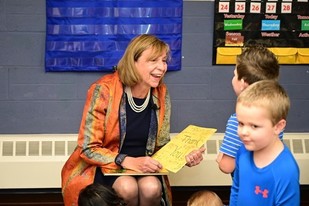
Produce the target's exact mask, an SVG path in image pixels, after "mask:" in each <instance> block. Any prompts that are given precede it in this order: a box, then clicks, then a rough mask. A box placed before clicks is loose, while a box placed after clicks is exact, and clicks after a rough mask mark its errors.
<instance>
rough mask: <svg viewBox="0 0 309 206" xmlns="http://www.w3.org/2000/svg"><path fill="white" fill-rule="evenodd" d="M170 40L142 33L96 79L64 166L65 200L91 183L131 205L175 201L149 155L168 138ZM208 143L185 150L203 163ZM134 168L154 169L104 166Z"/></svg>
mask: <svg viewBox="0 0 309 206" xmlns="http://www.w3.org/2000/svg"><path fill="white" fill-rule="evenodd" d="M169 59H170V48H169V46H168V44H166V43H165V42H163V41H162V40H160V39H158V38H157V37H156V36H153V35H148V34H143V35H139V36H137V37H135V38H134V39H132V41H131V42H130V43H129V45H128V47H127V49H126V51H125V53H124V55H123V57H122V58H121V59H120V61H119V63H118V65H117V70H116V71H115V72H114V73H113V74H108V75H105V76H103V77H101V78H100V79H99V80H97V81H96V82H95V83H93V84H92V85H91V86H90V88H89V90H88V95H87V99H86V103H85V106H84V112H83V117H82V122H81V126H80V130H79V135H78V145H77V147H76V149H75V151H74V152H73V153H72V155H71V156H70V157H69V159H68V160H67V162H66V164H65V165H64V167H63V169H62V193H63V197H64V202H65V205H74V204H75V205H76V204H77V198H78V194H79V192H80V190H82V189H83V188H85V187H86V186H87V185H89V184H91V183H93V182H94V183H99V184H102V185H106V186H110V187H112V188H114V190H115V191H116V193H117V194H118V195H119V196H120V197H121V198H123V199H124V201H125V202H126V203H127V204H128V205H136V206H137V205H153V206H159V205H171V204H172V203H171V188H170V184H169V182H168V178H167V176H166V175H156V174H155V173H158V172H160V170H161V169H162V165H161V164H160V162H158V161H157V160H155V159H153V158H152V157H151V156H152V155H153V154H154V153H155V152H156V151H158V150H159V149H160V148H161V147H163V146H164V145H165V144H166V143H168V142H169V141H170V114H171V103H170V96H169V93H168V90H167V87H166V85H165V84H164V83H163V77H164V75H165V73H166V71H167V61H168V60H169ZM204 150H205V149H204V148H201V149H199V150H194V151H192V152H191V153H190V154H188V155H187V156H186V161H187V165H188V166H193V165H192V163H190V160H192V159H194V160H195V161H194V165H197V164H199V163H200V162H201V161H202V159H203V157H202V152H203V151H204ZM121 168H124V169H130V170H134V171H138V172H142V173H148V174H149V173H153V174H154V175H147V176H146V175H145V176H143V175H140V176H129V175H127V176H107V175H104V172H105V171H107V170H106V169H121Z"/></svg>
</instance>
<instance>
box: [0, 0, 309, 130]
mask: <svg viewBox="0 0 309 206" xmlns="http://www.w3.org/2000/svg"><path fill="white" fill-rule="evenodd" d="M183 15H184V16H183V61H182V65H183V66H182V70H181V71H177V72H169V73H168V74H167V75H166V78H165V82H166V83H167V84H168V87H169V90H170V93H171V97H172V106H173V111H172V122H171V132H179V131H181V130H182V129H183V128H184V127H186V126H187V125H188V124H196V125H200V126H207V127H216V128H218V132H224V128H225V124H226V120H227V118H228V117H229V115H230V114H231V113H232V112H233V111H234V102H235V95H234V93H233V90H232V87H231V78H232V75H233V69H234V66H213V65H212V64H211V63H212V41H213V40H212V38H213V19H214V18H213V15H214V2H213V1H184V12H183ZM44 46H45V1H44V0H22V1H21V0H0V122H1V123H0V133H2V134H6V133H16V134H27V133H30V134H31V133H77V132H78V128H79V123H80V118H81V113H82V107H83V104H84V100H85V96H86V91H87V88H88V86H89V85H90V83H91V82H93V81H94V80H96V79H97V78H99V77H100V76H101V75H103V74H104V73H99V72H97V73H95V72H93V73H88V72H84V73H78V72H67V73H45V71H44V49H45V48H44ZM280 76H281V77H280V81H281V83H282V84H283V86H284V87H285V88H286V89H287V91H288V93H289V94H290V97H291V99H292V109H291V111H290V115H289V119H288V127H287V129H286V132H309V115H308V114H309V92H308V90H309V67H308V65H302V66H299V65H297V66H296V65H295V66H282V70H281V74H280Z"/></svg>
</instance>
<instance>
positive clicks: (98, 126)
mask: <svg viewBox="0 0 309 206" xmlns="http://www.w3.org/2000/svg"><path fill="white" fill-rule="evenodd" d="M123 98H124V95H123V84H122V83H121V81H120V79H119V75H118V72H115V73H113V74H108V75H105V76H103V77H101V78H100V79H99V80H97V81H96V82H94V83H93V84H92V85H91V86H90V88H89V90H88V94H87V99H86V102H85V106H84V111H83V115H82V120H81V125H80V129H79V134H78V140H77V146H76V148H75V150H74V152H73V153H72V154H71V156H70V157H69V159H68V160H67V161H66V163H65V165H64V166H63V168H62V171H61V178H62V195H63V199H64V203H65V205H66V206H77V205H78V204H77V201H78V195H79V192H80V190H81V189H82V188H84V187H85V186H87V185H89V184H91V183H93V180H94V176H95V170H96V167H98V166H100V167H101V168H102V169H105V168H107V169H117V168H118V169H119V167H118V166H117V165H116V164H115V163H114V161H115V157H116V156H117V154H118V152H119V148H121V146H122V144H123V141H124V138H125V132H121V128H122V127H123V125H121V124H120V122H123V121H120V119H121V116H122V117H124V118H125V115H122V114H123V112H122V110H124V108H125V107H123V106H122V102H123V100H122V99H123ZM152 99H153V102H154V104H156V105H157V108H159V109H158V110H156V116H157V124H156V125H157V128H156V129H155V131H156V133H157V134H156V135H155V136H154V137H149V138H148V142H147V152H145V153H147V155H152V154H153V153H154V152H156V151H157V150H158V149H160V148H161V147H162V146H164V145H165V144H166V143H167V142H169V141H170V113H171V103H170V96H169V94H168V90H167V88H166V85H165V84H161V85H160V86H158V87H157V88H154V89H153V90H152ZM123 105H124V104H123ZM124 114H125V113H124ZM121 133H124V134H121ZM162 178H163V179H162V182H163V187H164V198H165V199H166V203H167V205H172V196H171V188H170V185H169V182H168V178H167V176H162Z"/></svg>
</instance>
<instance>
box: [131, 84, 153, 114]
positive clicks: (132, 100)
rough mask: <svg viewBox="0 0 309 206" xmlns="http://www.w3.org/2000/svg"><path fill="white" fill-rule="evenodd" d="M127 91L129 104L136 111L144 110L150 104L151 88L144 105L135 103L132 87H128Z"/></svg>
mask: <svg viewBox="0 0 309 206" xmlns="http://www.w3.org/2000/svg"><path fill="white" fill-rule="evenodd" d="M125 93H127V96H128V102H129V105H130V107H131V109H132V110H133V111H134V112H136V113H140V112H142V111H144V110H145V109H146V107H147V106H148V103H149V99H150V90H149V92H148V94H147V97H146V99H145V101H144V103H143V104H142V105H137V104H135V102H134V99H133V96H132V91H131V87H126V88H125Z"/></svg>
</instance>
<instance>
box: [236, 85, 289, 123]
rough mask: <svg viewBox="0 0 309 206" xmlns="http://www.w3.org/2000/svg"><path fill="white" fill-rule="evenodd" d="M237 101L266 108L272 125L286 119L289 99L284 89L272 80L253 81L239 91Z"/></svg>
mask: <svg viewBox="0 0 309 206" xmlns="http://www.w3.org/2000/svg"><path fill="white" fill-rule="evenodd" d="M239 103H241V104H243V105H246V106H247V105H248V106H257V107H263V108H266V109H267V110H268V111H269V115H270V120H271V122H272V124H273V125H276V124H277V123H278V122H279V121H280V120H282V119H284V120H286V119H287V116H288V112H289V109H290V99H289V97H288V95H287V93H286V91H285V90H284V89H283V87H282V86H281V85H280V84H279V83H278V82H277V81H274V80H262V81H258V82H255V83H253V84H252V85H250V86H249V87H247V89H245V90H244V91H243V92H242V93H240V95H239V96H238V98H237V104H239Z"/></svg>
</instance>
